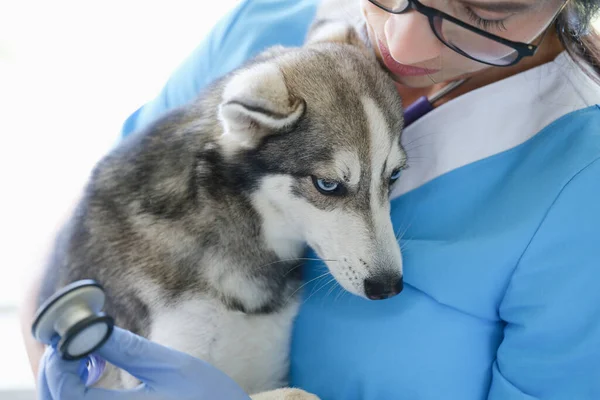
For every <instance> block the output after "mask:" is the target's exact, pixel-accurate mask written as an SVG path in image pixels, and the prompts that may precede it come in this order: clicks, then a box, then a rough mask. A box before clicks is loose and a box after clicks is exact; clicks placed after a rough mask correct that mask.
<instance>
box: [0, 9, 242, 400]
mask: <svg viewBox="0 0 600 400" xmlns="http://www.w3.org/2000/svg"><path fill="white" fill-rule="evenodd" d="M236 3H237V0H218V1H208V0H195V1H191V0H169V1H160V2H148V1H142V0H122V1H116V0H107V1H102V2H86V1H74V0H53V1H44V0H0V193H1V194H0V243H1V245H0V249H1V250H2V251H1V253H0V254H1V262H0V399H2V400H4V399H7V400H8V399H11V400H12V399H15V400H17V399H33V398H34V396H33V392H32V391H31V390H32V388H33V383H34V381H33V377H32V376H31V373H30V370H29V366H28V363H27V358H26V356H25V350H24V347H23V344H22V341H21V337H20V331H19V327H18V322H17V317H18V314H17V306H18V304H19V302H20V301H21V297H22V294H23V291H24V288H25V282H26V280H27V277H28V276H29V274H31V272H32V271H33V270H34V269H35V268H38V267H39V265H40V264H41V263H42V260H43V258H44V256H45V254H46V252H47V250H48V248H47V246H48V245H49V241H48V239H49V238H50V237H51V236H52V235H53V234H54V232H55V230H56V229H57V225H58V223H59V221H60V219H61V217H62V216H63V215H65V213H66V212H67V211H68V210H69V208H70V207H71V205H72V204H73V202H74V201H75V200H76V198H77V196H78V194H79V192H80V190H81V188H82V186H83V185H84V183H85V182H86V180H87V177H88V174H89V172H90V170H91V168H92V167H93V166H94V164H95V163H96V162H97V161H98V159H99V158H100V157H101V156H102V155H103V154H104V153H106V152H107V151H108V150H109V149H110V147H111V146H112V145H113V144H114V143H115V142H116V141H117V140H118V137H119V133H120V128H121V124H122V123H123V121H124V120H125V119H126V118H127V117H128V116H129V114H131V113H132V112H133V111H135V110H136V109H137V108H138V107H139V106H141V105H142V104H143V103H145V102H146V101H148V100H150V99H152V98H153V97H154V96H155V95H156V94H157V93H158V91H159V90H160V89H161V88H162V86H163V85H164V83H165V82H166V80H167V78H168V77H169V75H170V74H171V73H172V72H173V70H174V69H175V68H176V67H177V66H178V64H179V63H180V62H182V61H183V59H184V58H185V57H186V56H187V55H188V54H189V53H190V52H191V51H192V50H193V49H194V47H196V46H197V45H198V44H199V43H200V41H201V40H202V38H203V37H204V36H205V34H206V33H207V32H208V31H209V30H210V29H211V27H212V26H213V25H214V24H215V23H216V21H217V20H218V19H219V18H220V17H221V16H222V15H223V14H224V13H226V12H227V11H228V10H230V9H231V8H232V7H233V6H234V5H235V4H236Z"/></svg>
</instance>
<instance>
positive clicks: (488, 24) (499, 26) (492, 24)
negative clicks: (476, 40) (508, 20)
mask: <svg viewBox="0 0 600 400" xmlns="http://www.w3.org/2000/svg"><path fill="white" fill-rule="evenodd" d="M465 10H466V11H467V15H468V16H469V19H470V20H471V21H473V22H475V24H477V26H478V27H479V28H481V29H484V30H486V31H488V30H490V28H493V29H496V30H500V31H505V30H506V26H505V25H504V20H502V19H498V20H494V19H483V18H481V17H480V16H479V15H477V14H476V13H475V12H474V11H473V10H471V9H470V8H469V7H465Z"/></svg>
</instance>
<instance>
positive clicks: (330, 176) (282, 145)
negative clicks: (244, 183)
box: [219, 43, 406, 299]
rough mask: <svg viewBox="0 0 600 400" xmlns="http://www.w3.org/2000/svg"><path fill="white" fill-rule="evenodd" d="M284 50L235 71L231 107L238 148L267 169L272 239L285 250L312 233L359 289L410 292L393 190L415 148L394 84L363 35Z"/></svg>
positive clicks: (231, 134) (229, 148)
mask: <svg viewBox="0 0 600 400" xmlns="http://www.w3.org/2000/svg"><path fill="white" fill-rule="evenodd" d="M273 54H274V55H272V56H269V57H266V58H265V59H262V60H259V61H257V62H256V63H253V64H252V65H250V66H248V67H247V68H245V69H242V70H241V71H239V72H238V73H236V74H235V75H233V76H232V77H231V78H230V79H229V80H228V81H227V83H226V84H225V87H224V90H223V99H222V103H221V105H220V107H219V120H220V121H221V125H222V127H223V135H222V136H221V138H220V141H221V145H222V146H223V149H224V151H225V153H226V154H227V157H228V158H229V159H230V160H235V162H237V163H242V164H243V165H244V167H243V168H246V169H247V170H248V171H253V174H254V176H255V178H254V183H253V184H252V185H251V189H250V190H249V194H250V196H251V198H252V201H253V203H254V205H255V207H256V209H257V210H258V211H259V213H260V214H261V216H262V218H263V228H264V229H263V231H264V235H265V239H266V240H267V242H268V243H270V244H271V246H272V248H273V250H274V251H276V252H277V253H278V254H279V256H280V257H282V258H286V257H287V256H289V254H290V253H291V251H290V249H292V248H297V247H294V245H293V243H295V242H303V243H307V244H308V245H309V246H311V247H312V248H313V249H314V250H315V251H316V252H317V254H318V255H319V256H320V257H321V258H323V259H324V260H325V262H326V264H327V265H328V267H329V270H330V271H331V273H332V275H333V276H334V277H335V278H336V279H337V281H338V282H339V283H340V284H341V285H342V286H343V287H344V288H345V289H347V290H348V291H350V292H352V293H354V294H357V295H359V296H363V297H367V298H370V299H382V298H387V297H391V296H393V295H395V294H397V293H399V292H400V290H401V289H402V257H401V254H400V248H399V245H398V243H397V240H396V235H395V232H394V230H393V228H392V224H391V220H390V215H389V213H390V207H389V193H390V190H391V188H392V186H393V185H394V182H395V181H396V180H397V179H398V178H399V176H400V172H401V170H402V169H403V168H404V166H405V162H406V156H405V153H404V151H403V149H402V148H401V146H400V133H401V130H402V123H403V118H402V108H401V102H400V98H399V96H398V94H397V92H396V90H395V88H394V85H393V84H392V82H391V81H390V80H389V78H388V77H387V75H386V74H385V73H384V72H383V71H382V70H381V69H380V68H379V67H378V65H377V64H376V63H375V61H374V60H373V59H370V58H369V57H368V56H366V55H365V53H364V51H361V50H359V49H357V48H356V47H355V46H349V45H345V44H332V43H322V44H313V45H310V46H307V47H305V48H302V49H294V50H277V51H275V52H274V53H273ZM256 176H258V178H256ZM290 244H292V245H291V246H290Z"/></svg>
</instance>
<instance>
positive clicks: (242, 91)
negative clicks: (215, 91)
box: [219, 63, 305, 149]
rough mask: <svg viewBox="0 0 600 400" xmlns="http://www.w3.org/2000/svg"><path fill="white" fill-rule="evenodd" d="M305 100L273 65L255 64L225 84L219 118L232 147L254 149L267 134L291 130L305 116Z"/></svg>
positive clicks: (226, 138)
mask: <svg viewBox="0 0 600 400" xmlns="http://www.w3.org/2000/svg"><path fill="white" fill-rule="evenodd" d="M304 109H305V104H304V101H303V100H302V99H298V98H296V97H294V96H292V95H291V94H290V92H289V90H288V88H287V85H286V82H285V78H284V76H283V74H282V72H281V70H280V69H279V68H278V67H277V66H276V65H275V64H274V63H260V64H255V65H253V66H251V67H249V68H247V69H244V70H242V71H240V72H239V73H237V74H236V75H234V76H233V77H232V78H231V79H230V81H229V82H228V83H227V84H226V85H225V88H224V91H223V101H222V103H221V104H220V106H219V119H220V121H221V123H222V125H223V139H225V140H226V142H227V143H228V144H229V145H233V146H236V147H242V148H247V149H251V148H254V147H256V146H257V145H258V144H259V143H260V142H261V140H262V139H263V138H264V137H265V136H268V135H272V134H276V133H278V132H281V131H284V130H287V129H289V128H290V127H292V126H293V125H294V124H295V123H296V122H297V121H298V119H299V118H300V117H301V116H302V114H303V113H304Z"/></svg>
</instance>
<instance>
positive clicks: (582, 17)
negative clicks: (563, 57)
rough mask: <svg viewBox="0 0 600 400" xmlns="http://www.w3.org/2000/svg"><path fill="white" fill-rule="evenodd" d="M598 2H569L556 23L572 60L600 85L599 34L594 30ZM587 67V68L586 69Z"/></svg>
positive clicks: (559, 35)
mask: <svg viewBox="0 0 600 400" xmlns="http://www.w3.org/2000/svg"><path fill="white" fill-rule="evenodd" d="M599 11H600V0H571V1H570V2H569V4H568V5H567V7H566V8H565V10H564V11H563V12H562V14H561V15H560V16H559V18H558V20H557V21H556V30H557V32H558V37H559V39H560V41H561V43H562V44H563V46H564V47H565V49H566V50H567V52H568V53H569V54H570V55H571V57H573V59H574V60H575V61H576V62H577V63H578V64H579V66H581V67H584V70H586V72H587V73H588V75H590V77H591V78H592V79H594V80H595V81H596V82H597V83H598V84H600V33H599V32H598V31H597V30H595V29H594V26H592V23H593V22H594V18H596V17H599V16H600V15H599ZM586 67H589V68H586Z"/></svg>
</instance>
